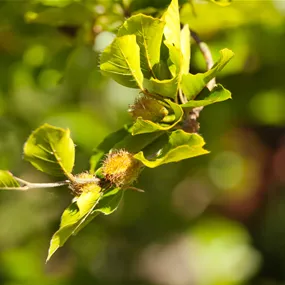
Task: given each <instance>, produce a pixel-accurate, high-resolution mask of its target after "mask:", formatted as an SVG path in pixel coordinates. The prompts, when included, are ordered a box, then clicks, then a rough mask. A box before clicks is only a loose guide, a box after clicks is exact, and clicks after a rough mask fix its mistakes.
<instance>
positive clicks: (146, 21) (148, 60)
mask: <svg viewBox="0 0 285 285" xmlns="http://www.w3.org/2000/svg"><path fill="white" fill-rule="evenodd" d="M164 24H165V23H164V22H163V21H162V20H160V19H156V18H153V17H150V16H146V15H143V14H137V15H134V16H132V17H130V18H129V19H127V20H126V21H125V23H124V24H123V25H122V26H121V28H120V29H119V31H118V34H117V36H118V37H121V36H125V35H136V41H137V44H138V46H139V47H140V64H141V70H142V72H143V74H144V76H145V77H147V78H150V77H151V76H153V77H154V72H153V70H152V69H153V66H154V65H155V64H157V63H159V60H160V45H161V40H162V35H163V28H164Z"/></svg>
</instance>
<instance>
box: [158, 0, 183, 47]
mask: <svg viewBox="0 0 285 285" xmlns="http://www.w3.org/2000/svg"><path fill="white" fill-rule="evenodd" d="M162 20H163V21H165V23H166V24H165V26H164V36H165V39H166V41H167V42H168V43H169V44H171V45H174V46H175V47H177V48H180V16H179V6H178V0H172V1H171V3H170V5H169V6H168V8H167V10H166V11H165V13H164V14H163V16H162Z"/></svg>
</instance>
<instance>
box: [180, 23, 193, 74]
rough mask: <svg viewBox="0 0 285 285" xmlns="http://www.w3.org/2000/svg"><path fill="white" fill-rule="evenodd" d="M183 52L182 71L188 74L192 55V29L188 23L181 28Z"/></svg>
mask: <svg viewBox="0 0 285 285" xmlns="http://www.w3.org/2000/svg"><path fill="white" fill-rule="evenodd" d="M181 52H182V55H183V60H182V67H181V71H182V73H183V74H188V72H189V68H190V57H191V45H190V30H189V26H188V25H184V26H183V29H182V30H181Z"/></svg>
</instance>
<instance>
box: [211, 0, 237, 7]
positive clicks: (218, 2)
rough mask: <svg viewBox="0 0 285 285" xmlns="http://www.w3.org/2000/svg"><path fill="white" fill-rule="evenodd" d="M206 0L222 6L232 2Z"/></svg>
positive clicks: (227, 0)
mask: <svg viewBox="0 0 285 285" xmlns="http://www.w3.org/2000/svg"><path fill="white" fill-rule="evenodd" d="M208 1H210V2H213V3H215V4H218V5H220V6H223V7H225V6H228V5H230V4H231V2H232V0H208Z"/></svg>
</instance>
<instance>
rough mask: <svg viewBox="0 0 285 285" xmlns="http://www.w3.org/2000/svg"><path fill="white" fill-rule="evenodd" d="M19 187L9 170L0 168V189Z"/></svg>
mask: <svg viewBox="0 0 285 285" xmlns="http://www.w3.org/2000/svg"><path fill="white" fill-rule="evenodd" d="M18 187H21V186H20V184H19V183H18V181H17V180H16V179H15V178H14V177H13V175H12V174H11V173H10V172H9V171H5V170H0V189H9V188H18Z"/></svg>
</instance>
